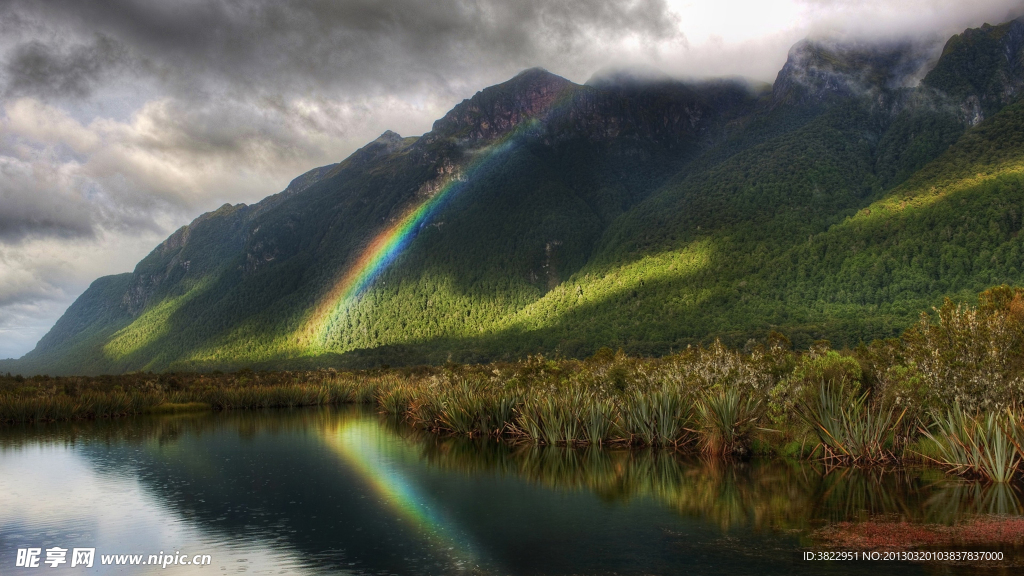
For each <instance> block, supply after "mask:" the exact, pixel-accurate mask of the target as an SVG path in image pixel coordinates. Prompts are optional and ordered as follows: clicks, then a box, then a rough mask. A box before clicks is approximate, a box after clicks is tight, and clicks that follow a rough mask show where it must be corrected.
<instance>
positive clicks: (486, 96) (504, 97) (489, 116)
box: [431, 68, 579, 140]
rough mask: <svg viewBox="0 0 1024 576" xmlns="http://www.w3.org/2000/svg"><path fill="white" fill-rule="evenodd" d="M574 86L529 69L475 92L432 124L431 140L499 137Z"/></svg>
mask: <svg viewBox="0 0 1024 576" xmlns="http://www.w3.org/2000/svg"><path fill="white" fill-rule="evenodd" d="M578 87H579V86H578V85H577V84H574V83H572V82H570V81H569V80H566V79H565V78H562V77H561V76H558V75H557V74H552V73H551V72H548V71H547V70H545V69H543V68H529V69H527V70H523V71H522V72H520V73H519V74H516V75H515V76H514V77H512V78H511V79H510V80H507V81H505V82H502V83H501V84H496V85H494V86H491V87H489V88H484V89H483V90H481V91H479V92H477V93H476V94H474V95H473V97H472V98H469V99H466V100H463V101H462V102H461V103H459V104H458V105H456V106H455V107H454V108H452V109H451V111H449V112H448V113H447V114H445V116H444V118H441V119H440V120H438V121H437V122H434V126H433V129H432V130H431V133H432V135H433V136H441V137H448V136H456V137H460V138H466V139H469V140H481V139H489V138H493V137H495V136H500V135H502V134H504V133H505V132H507V131H508V130H510V129H512V128H513V127H515V126H516V125H517V124H519V122H520V121H522V120H524V119H527V118H530V117H534V116H536V115H537V114H539V113H541V112H543V111H544V110H545V109H547V108H549V107H550V106H551V105H552V104H553V103H554V102H555V100H557V99H558V98H559V97H560V96H563V95H565V94H566V93H567V92H568V91H571V90H573V89H575V88H578Z"/></svg>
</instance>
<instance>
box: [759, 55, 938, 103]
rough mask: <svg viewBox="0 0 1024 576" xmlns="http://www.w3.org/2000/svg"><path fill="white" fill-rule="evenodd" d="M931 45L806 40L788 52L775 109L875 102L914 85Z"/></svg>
mask: <svg viewBox="0 0 1024 576" xmlns="http://www.w3.org/2000/svg"><path fill="white" fill-rule="evenodd" d="M933 51H934V50H933V48H932V46H930V45H928V44H921V43H913V42H909V41H907V42H896V43H889V44H857V43H855V44H844V43H837V42H827V41H812V40H803V41H801V42H798V43H797V44H796V45H794V46H793V48H791V49H790V51H789V57H788V59H787V60H786V64H785V65H784V66H783V67H782V70H780V71H779V74H778V77H777V78H776V80H775V84H774V85H773V87H772V105H773V106H780V105H783V104H790V105H807V104H821V103H824V102H826V101H829V100H833V99H836V98H842V97H857V96H868V97H874V96H877V95H879V94H880V93H882V92H884V91H893V90H898V89H900V88H910V87H913V86H915V85H916V84H917V83H918V82H919V81H920V79H921V77H922V76H923V75H924V71H926V70H927V68H926V67H927V66H928V64H929V60H930V59H931V55H932V53H933Z"/></svg>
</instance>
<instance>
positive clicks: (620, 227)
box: [0, 21, 1024, 374]
mask: <svg viewBox="0 0 1024 576" xmlns="http://www.w3.org/2000/svg"><path fill="white" fill-rule="evenodd" d="M1022 58H1024V23H1022V22H1020V21H1013V22H1009V23H1006V24H1002V25H999V26H988V25H986V26H984V27H982V28H980V29H976V30H967V31H965V32H964V33H963V34H960V35H958V36H955V37H953V38H951V39H950V40H949V41H948V42H947V43H946V45H945V46H944V47H943V49H942V51H941V53H936V51H931V50H929V49H928V47H927V46H921V45H917V44H915V43H913V42H903V43H890V44H884V45H878V44H875V45H868V44H842V43H833V42H826V41H803V42H801V43H798V44H797V45H796V46H794V47H793V48H792V50H791V51H790V54H789V58H788V61H787V62H786V64H785V66H784V67H783V68H782V70H781V71H780V72H779V75H778V78H777V79H776V81H775V82H774V84H773V85H772V86H771V87H770V88H769V87H758V86H755V85H752V84H749V83H747V82H745V81H741V80H713V81H705V82H679V81H675V80H671V79H666V78H659V77H657V76H653V75H643V76H642V75H634V74H628V73H607V74H602V75H600V76H598V77H595V78H594V79H592V80H591V81H589V82H587V83H586V84H584V85H578V84H575V83H572V82H570V81H568V80H566V79H564V78H561V77H559V76H556V75H554V74H551V73H548V72H546V71H544V70H540V69H532V70H527V71H524V72H522V73H521V74H519V75H517V76H516V77H515V78H512V79H511V80H509V81H507V82H505V83H502V84H499V85H496V86H492V87H490V88H486V89H484V90H482V91H480V92H478V93H477V94H476V95H474V96H473V97H472V98H470V99H468V100H465V101H463V102H462V103H460V104H458V105H457V106H455V107H454V108H453V109H452V110H451V111H450V112H448V113H447V114H446V115H445V116H444V117H443V118H441V119H439V120H438V121H437V122H435V123H434V125H433V128H432V129H431V131H430V132H428V133H426V134H424V135H422V136H420V137H414V138H403V137H401V136H399V135H398V134H395V133H393V132H390V131H389V132H385V133H384V134H383V135H381V136H380V137H379V138H378V139H376V140H374V141H373V142H371V143H369V144H367V145H366V146H364V147H363V148H361V149H360V150H358V151H356V152H355V153H353V154H352V155H351V156H349V157H348V158H346V159H345V160H344V161H342V162H340V163H338V164H333V165H330V166H324V167H322V168H317V169H315V170H312V171H310V172H308V173H306V174H303V175H302V176H300V177H298V178H296V179H295V180H294V181H293V182H292V183H291V184H290V185H289V186H288V187H287V188H286V189H285V190H284V191H283V192H281V193H279V194H276V195H274V196H270V197H268V198H266V199H264V200H263V201H261V202H259V203H257V204H254V205H251V206H247V205H242V204H240V205H236V206H230V205H225V206H222V207H221V208H220V209H218V210H216V211H214V212H211V213H208V214H204V215H202V216H200V217H199V218H197V219H196V220H195V221H193V222H192V223H191V224H189V225H188V226H184V227H182V228H181V229H179V230H178V231H176V232H175V233H174V234H172V235H171V236H170V237H169V238H168V239H167V240H165V241H164V242H163V243H162V244H161V245H160V246H158V247H156V248H155V249H154V250H153V252H151V253H150V254H149V255H148V256H147V257H146V258H144V259H143V260H142V261H141V262H139V264H138V266H137V267H136V268H135V271H134V272H132V273H130V274H122V275H117V276H111V277H106V278H100V279H99V280H97V281H96V282H94V283H93V285H92V286H91V287H90V288H89V289H88V290H87V291H86V292H85V293H84V294H83V295H82V296H81V297H80V298H79V299H78V300H77V301H76V302H75V303H74V304H73V305H72V306H71V307H70V308H69V309H68V311H67V312H66V313H65V314H64V316H63V317H62V318H61V319H60V320H59V321H58V322H57V323H56V324H55V325H54V327H53V329H52V330H51V331H50V332H49V333H48V334H47V335H46V336H45V337H44V338H43V339H41V340H40V342H39V344H38V345H37V346H36V348H35V349H34V350H33V351H32V352H30V353H29V354H26V355H25V356H24V357H23V358H21V359H18V360H11V361H4V362H0V370H2V371H11V372H20V373H43V372H46V373H51V374H54V373H78V374H94V373H104V372H121V371H132V370H157V371H160V370H212V369H234V368H240V367H252V368H274V367H276V368H298V367H316V366H339V367H342V366H372V365H377V364H380V363H388V364H409V363H420V362H443V361H446V360H455V361H482V360H489V359H500V358H509V357H515V356H520V355H525V354H528V353H533V352H535V351H546V352H558V353H561V354H566V355H575V356H582V355H588V354H590V353H592V352H593V351H594V350H596V349H597V348H599V347H602V346H612V347H622V348H624V349H626V350H628V351H631V352H634V353H643V354H663V353H667V352H669V351H671V350H673V349H678V348H679V347H684V346H686V345H687V344H692V343H698V342H707V341H708V340H710V339H713V338H722V339H723V340H724V341H725V342H727V343H729V344H732V345H736V346H743V345H744V344H745V343H746V342H748V340H750V339H751V338H758V337H763V336H764V335H766V334H767V333H768V331H770V330H778V331H781V332H783V333H785V334H787V335H788V336H789V337H790V338H791V339H792V340H793V342H794V344H796V345H797V346H807V345H809V344H810V343H812V342H813V341H815V340H818V339H829V340H831V341H832V342H833V344H835V345H856V344H857V343H858V342H862V341H867V340H871V339H875V338H883V337H890V336H893V335H896V334H898V333H899V332H901V331H902V330H903V329H905V328H906V327H907V326H909V325H910V324H912V323H913V322H914V321H915V320H916V319H917V316H918V314H919V312H920V311H921V310H927V309H929V307H930V306H933V305H935V304H937V303H939V302H940V301H941V299H942V298H943V297H944V296H947V295H952V296H955V297H962V298H970V297H972V296H973V295H975V294H976V293H977V292H979V291H981V290H983V289H985V288H986V287H988V286H991V285H993V284H1000V283H1016V284H1020V283H1022V281H1024V278H1022V270H1024V264H1022V261H1021V258H1022V252H1024V251H1022V247H1021V240H1020V238H1019V232H1020V230H1021V226H1022V217H1024V214H1022V212H1024V202H1022V201H1024V142H1022V139H1024V104H1022V103H1021V101H1020V99H1019V98H1018V96H1019V93H1020V91H1021V87H1022V86H1024V70H1022V68H1021V66H1022V62H1024V60H1022Z"/></svg>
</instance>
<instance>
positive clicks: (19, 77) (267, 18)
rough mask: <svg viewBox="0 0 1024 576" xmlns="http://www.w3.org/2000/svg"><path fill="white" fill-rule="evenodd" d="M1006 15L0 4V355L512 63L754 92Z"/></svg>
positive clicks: (981, 1)
mask: <svg viewBox="0 0 1024 576" xmlns="http://www.w3.org/2000/svg"><path fill="white" fill-rule="evenodd" d="M1020 4H1021V3H1020V2H1019V1H1017V2H1010V1H1005V0H972V2H963V1H962V0H904V1H901V2H892V1H891V0H757V1H749V0H710V1H699V0H694V1H686V0H623V1H615V0H505V1H502V0H338V1H328V0H291V1H282V0H253V1H247V0H201V1H200V0H176V1H174V2H167V1H165V0H46V1H42V0H26V1H19V0H0V358H5V357H17V356H20V355H22V354H24V353H25V352H27V351H29V350H31V348H32V347H33V346H34V345H35V342H36V341H37V340H38V339H39V338H40V337H41V336H42V335H43V334H44V333H45V332H46V331H47V330H48V329H49V328H50V326H52V325H53V322H54V321H55V320H56V319H57V318H58V317H59V316H60V314H62V313H63V312H64V310H65V309H66V308H67V306H69V305H70V304H71V302H73V301H74V299H75V298H76V297H77V296H78V295H79V294H81V292H82V291H83V290H85V288H86V287H88V285H89V283H90V282H92V281H93V280H94V279H95V278H97V277H98V276H102V275H105V274H113V273H120V272H127V271H130V270H132V269H133V267H134V265H135V263H136V262H137V261H138V260H139V259H141V258H142V257H143V256H145V254H146V253H148V252H149V251H150V250H151V249H152V248H153V247H154V246H155V245H156V244H157V243H159V242H160V241H161V240H162V239H163V238H164V237H165V236H166V235H167V234H168V233H170V232H171V231H173V230H174V229H176V228H177V227H179V226H181V225H183V224H186V223H188V222H189V221H190V220H191V219H193V218H194V217H196V216H198V215H199V214H201V213H202V212H205V211H208V210H211V209H215V208H216V207H217V206H220V205H221V204H223V203H225V202H230V203H238V202H246V203H251V202H255V201H258V200H259V199H261V198H263V197H264V196H266V195H268V194H272V193H274V192H278V191H280V190H281V189H283V188H284V186H285V185H287V183H288V181H289V180H290V179H291V178H293V177H294V176H296V175H298V174H300V173H302V172H304V171H306V170H308V169H310V168H313V167H316V166H320V165H324V164H328V163H331V162H336V161H338V160H341V159H342V158H344V157H345V156H347V155H348V154H349V153H350V152H352V151H353V150H354V149H356V148H358V147H359V146H361V145H362V144H364V143H366V142H367V141H369V140H372V139H373V138H375V137H376V136H377V135H379V134H380V133H381V132H383V131H384V130H386V129H391V130H395V131H396V132H399V133H400V134H402V135H416V134H421V133H423V132H425V131H427V130H428V129H429V128H430V125H431V123H432V122H433V120H435V119H436V118H439V117H440V116H442V115H443V114H444V112H446V111H447V110H448V109H449V108H451V107H452V106H453V105H454V104H456V103H457V102H459V101H460V100H462V99H463V98H467V97H469V96H471V95H472V94H473V93H474V92H476V91H477V90H479V89H480V88H483V87H485V86H488V85H491V84H495V83H497V82H500V81H503V80H505V79H507V78H509V77H511V76H513V75H514V74H515V73H517V72H518V71H520V70H522V69H524V68H528V67H532V66H542V67H544V68H547V69H548V70H550V71H552V72H555V73H557V74H561V75H563V76H565V77H566V78H569V79H570V80H573V81H576V82H584V81H586V80H587V79H588V78H589V77H590V76H592V75H593V74H594V73H595V72H598V71H599V70H602V69H605V68H608V67H627V66H644V67H645V68H652V67H653V68H656V69H660V70H661V71H664V72H667V73H669V74H672V75H675V76H679V77H705V76H724V75H729V76H733V75H740V76H747V77H751V78H754V79H757V80H763V81H767V82H771V81H772V80H773V79H774V77H775V74H776V72H777V71H778V69H779V68H780V67H781V66H782V64H783V63H784V62H785V58H786V53H787V50H788V48H789V46H791V45H792V44H793V43H794V42H796V41H798V40H800V39H801V38H803V37H806V36H809V35H810V36H830V37H831V36H837V37H842V38H848V39H870V38H878V37H883V38H895V37H901V36H905V35H915V36H920V35H931V36H932V37H933V38H938V39H940V40H941V39H943V38H945V37H947V36H948V35H950V34H953V33H956V32H959V31H962V30H963V29H964V28H966V27H975V26H979V25H981V24H982V23H984V22H991V23H997V22H1002V21H1005V20H1007V19H1009V18H1010V17H1012V16H1014V15H1017V14H1020V13H1022V10H1021V9H1020V8H1021V6H1020ZM940 45H941V44H940Z"/></svg>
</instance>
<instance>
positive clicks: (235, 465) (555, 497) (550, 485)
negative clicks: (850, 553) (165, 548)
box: [2, 409, 1021, 574]
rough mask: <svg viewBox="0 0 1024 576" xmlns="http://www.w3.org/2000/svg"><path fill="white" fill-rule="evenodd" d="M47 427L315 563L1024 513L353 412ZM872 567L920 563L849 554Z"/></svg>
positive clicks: (994, 504) (833, 477) (546, 555)
mask: <svg viewBox="0 0 1024 576" xmlns="http://www.w3.org/2000/svg"><path fill="white" fill-rule="evenodd" d="M46 430H47V431H48V432H47V433H46V434H45V435H42V436H41V435H40V434H39V433H38V432H24V433H23V435H22V436H21V437H20V438H19V437H18V435H17V434H14V433H10V432H8V433H5V434H4V435H3V437H2V438H3V442H4V443H6V444H11V443H15V444H16V443H19V442H26V441H32V442H39V441H52V442H58V443H74V444H75V445H77V446H78V450H80V451H81V452H82V453H83V454H85V455H86V456H87V458H88V459H89V461H90V462H92V463H93V465H94V466H95V467H96V469H97V470H98V471H100V472H102V473H108V474H113V475H122V474H130V475H133V476H135V477H137V478H138V479H139V481H140V482H141V483H142V484H143V485H144V486H145V487H146V488H147V490H149V491H150V492H151V493H152V494H153V495H154V496H155V497H156V498H158V499H160V500H161V501H162V502H164V503H165V504H166V506H167V507H168V509H169V510H171V511H173V512H174V513H175V514H177V515H179V516H181V517H183V518H187V519H189V520H190V521H193V522H194V523H195V524H196V525H197V526H198V527H200V529H201V530H203V531H205V532H207V533H209V534H210V535H211V536H212V537H214V538H217V539H225V540H230V541H238V542H242V541H245V542H253V541H257V542H259V543H260V545H262V546H267V547H272V548H279V549H283V550H287V551H289V552H292V553H294V554H295V555H297V556H299V557H302V558H306V559H308V563H309V566H310V567H311V568H313V569H315V570H318V571H319V570H323V571H338V570H353V571H360V572H363V571H366V572H385V573H400V574H407V573H452V572H477V571H478V569H477V567H479V571H482V572H498V573H519V574H523V573H529V574H534V573H538V574H539V573H569V572H574V573H613V572H614V573H659V574H670V573H682V572H689V571H692V570H696V569H699V571H701V572H703V573H716V572H720V573H736V572H744V571H750V570H755V571H756V572H757V573H791V572H792V570H793V562H794V561H796V558H795V556H796V553H795V552H793V550H794V549H795V547H796V546H797V544H798V538H799V535H800V534H805V533H806V530H808V529H810V528H814V527H817V526H820V525H822V524H824V523H826V522H831V521H837V520H850V519H863V518H867V517H874V516H879V515H886V516H892V517H898V518H902V519H906V520H909V521H914V522H956V521H959V520H962V519H964V518H966V517H968V516H970V515H972V514H976V513H988V512H1003V513H1020V512H1021V506H1020V499H1019V497H1018V495H1017V494H1016V493H1015V492H1014V491H1013V490H1012V489H1010V490H1007V489H1003V490H1002V491H999V490H994V489H985V488H982V487H980V486H976V485H970V484H963V483H959V482H953V481H950V480H949V479H948V478H947V477H945V476H944V475H942V474H941V473H938V472H935V471H931V470H903V471H893V472H885V473H883V472H879V471H868V470H857V469H844V470H834V471H831V472H830V473H825V471H824V470H822V469H820V468H817V467H815V466H809V465H806V464H798V463H786V462H778V461H776V462H762V463H758V462H754V463H731V464H727V463H722V462H717V461H707V462H702V461H688V460H685V459H682V458H680V457H678V456H677V455H675V454H672V453H668V452H658V451H628V450H567V449H562V448H538V447H533V446H529V445H520V446H512V445H508V444H504V443H500V442H494V441H488V440H469V439H460V438H446V439H439V438H437V437H436V436H433V435H430V434H422V433H419V432H416V431H414V430H412V429H410V428H408V427H406V426H404V425H401V424H396V423H388V422H386V421H381V420H380V419H379V417H378V416H376V415H374V414H367V413H365V412H361V411H359V410H358V409H345V410H336V411H330V410H323V411H316V410H296V411H291V412H288V411H270V412H242V413H236V414H228V415H217V416H215V417H214V416H209V415H198V416H179V417H168V418H146V419H137V420H135V421H132V422H131V423H126V422H119V423H112V424H108V423H93V424H82V425H68V426H64V427H49V428H47V429H46ZM47 438H49V440H47ZM868 569H870V570H871V571H872V573H879V570H881V571H882V572H881V573H885V572H886V571H888V570H892V571H893V572H895V571H896V570H899V572H900V573H901V574H905V573H907V570H908V569H909V570H910V572H911V573H913V572H915V571H917V570H919V569H920V567H912V566H911V567H908V566H898V567H897V566H888V567H883V566H874V567H869V566H861V567H859V568H857V567H851V568H850V570H854V572H857V571H867V570H868ZM843 570H846V569H845V568H844V569H843Z"/></svg>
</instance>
